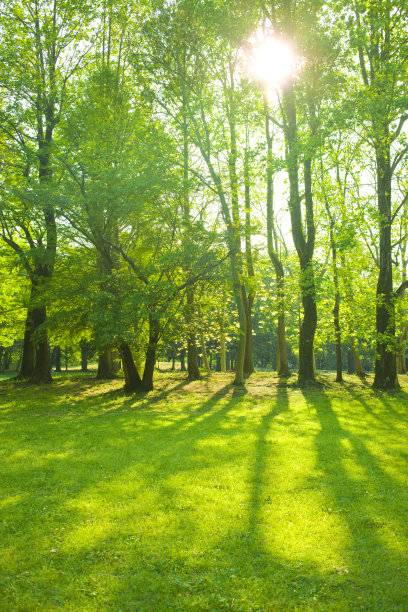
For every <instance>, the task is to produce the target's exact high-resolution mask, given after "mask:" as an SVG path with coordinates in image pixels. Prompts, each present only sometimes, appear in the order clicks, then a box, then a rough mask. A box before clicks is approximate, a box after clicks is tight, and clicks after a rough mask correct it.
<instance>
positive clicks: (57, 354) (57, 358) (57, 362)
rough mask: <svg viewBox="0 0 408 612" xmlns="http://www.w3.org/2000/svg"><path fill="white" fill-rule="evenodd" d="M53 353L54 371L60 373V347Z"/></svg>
mask: <svg viewBox="0 0 408 612" xmlns="http://www.w3.org/2000/svg"><path fill="white" fill-rule="evenodd" d="M54 351H55V371H56V372H61V347H60V346H59V345H57V346H56V347H55V349H54Z"/></svg>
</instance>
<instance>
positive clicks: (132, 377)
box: [119, 342, 142, 393]
mask: <svg viewBox="0 0 408 612" xmlns="http://www.w3.org/2000/svg"><path fill="white" fill-rule="evenodd" d="M119 350H120V355H121V357H122V363H123V373H124V375H125V391H126V392H127V393H131V392H132V391H141V390H142V379H141V378H140V376H139V372H138V371H137V368H136V364H135V362H134V359H133V355H132V351H131V349H130V346H129V345H128V343H127V342H122V344H121V345H120V347H119Z"/></svg>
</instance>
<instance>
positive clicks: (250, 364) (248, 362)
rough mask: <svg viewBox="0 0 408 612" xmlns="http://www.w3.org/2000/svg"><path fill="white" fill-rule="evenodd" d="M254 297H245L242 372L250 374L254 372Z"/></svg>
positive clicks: (250, 295)
mask: <svg viewBox="0 0 408 612" xmlns="http://www.w3.org/2000/svg"><path fill="white" fill-rule="evenodd" d="M253 302H254V297H253V295H252V294H249V295H248V297H247V299H246V308H245V314H246V340H245V359H244V374H245V376H250V375H251V374H252V373H253V372H254V356H253V344H252V306H253Z"/></svg>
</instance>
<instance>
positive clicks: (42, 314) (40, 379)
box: [30, 306, 52, 384]
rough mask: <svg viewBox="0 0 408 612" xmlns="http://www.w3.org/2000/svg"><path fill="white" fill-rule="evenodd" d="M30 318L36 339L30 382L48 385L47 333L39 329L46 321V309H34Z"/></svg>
mask: <svg viewBox="0 0 408 612" xmlns="http://www.w3.org/2000/svg"><path fill="white" fill-rule="evenodd" d="M32 317H33V328H34V329H35V330H36V338H35V364H34V372H33V375H32V377H31V378H30V381H31V382H34V383H39V384H48V383H51V382H52V376H51V364H50V352H49V348H48V338H47V331H46V330H45V329H41V330H40V329H39V327H40V325H43V324H44V323H45V321H46V319H47V309H46V307H45V306H40V307H36V308H34V309H33V311H32Z"/></svg>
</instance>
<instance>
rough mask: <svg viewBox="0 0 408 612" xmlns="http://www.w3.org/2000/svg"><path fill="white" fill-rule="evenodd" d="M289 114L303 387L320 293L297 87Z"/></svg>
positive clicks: (290, 95)
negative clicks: (301, 185)
mask: <svg viewBox="0 0 408 612" xmlns="http://www.w3.org/2000/svg"><path fill="white" fill-rule="evenodd" d="M282 99H283V107H284V114H285V129H284V135H285V149H286V156H285V158H286V165H287V170H288V177H289V212H290V218H291V225H292V236H293V241H294V243H295V247H296V251H297V254H298V257H299V263H300V279H299V286H300V293H301V298H302V306H303V320H302V322H301V325H300V329H299V375H298V384H299V385H300V386H304V385H307V384H309V383H314V382H315V369H314V367H313V343H314V336H315V332H316V325H317V308H316V289H315V280H314V271H313V253H314V243H315V225H314V216H313V197H312V159H311V157H310V155H311V153H310V154H309V155H308V156H305V159H304V162H303V167H304V188H305V189H304V199H305V208H306V221H305V225H306V228H305V229H306V235H305V229H304V226H303V219H302V209H301V197H300V191H299V158H298V156H299V139H298V130H297V116H296V101H295V93H294V89H293V84H292V83H290V84H289V85H288V86H287V87H286V88H285V89H284V91H283V95H282ZM310 123H311V135H313V133H314V131H315V126H314V116H313V117H311V119H310Z"/></svg>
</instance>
